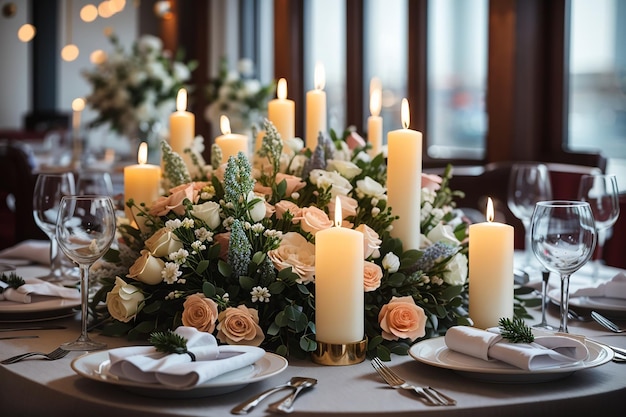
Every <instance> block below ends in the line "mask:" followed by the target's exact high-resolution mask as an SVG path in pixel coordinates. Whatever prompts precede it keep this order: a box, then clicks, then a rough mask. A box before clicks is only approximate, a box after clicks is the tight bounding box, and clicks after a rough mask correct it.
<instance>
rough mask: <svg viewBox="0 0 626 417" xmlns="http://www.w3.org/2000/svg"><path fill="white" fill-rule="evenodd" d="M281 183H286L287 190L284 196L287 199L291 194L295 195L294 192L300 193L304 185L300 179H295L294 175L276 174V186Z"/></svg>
mask: <svg viewBox="0 0 626 417" xmlns="http://www.w3.org/2000/svg"><path fill="white" fill-rule="evenodd" d="M283 181H285V182H286V183H287V190H286V191H285V195H286V196H287V197H290V196H291V194H293V193H295V192H296V191H300V190H301V189H302V188H304V186H305V185H306V183H305V182H304V181H302V178H300V177H296V176H295V175H289V174H283V173H282V172H279V173H277V174H276V184H280V183H281V182H283Z"/></svg>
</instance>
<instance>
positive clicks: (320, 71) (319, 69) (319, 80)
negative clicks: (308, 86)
mask: <svg viewBox="0 0 626 417" xmlns="http://www.w3.org/2000/svg"><path fill="white" fill-rule="evenodd" d="M313 81H314V83H315V89H316V90H323V89H324V86H325V85H326V73H325V72H324V65H323V64H322V63H321V62H318V63H317V64H315V73H314V76H313Z"/></svg>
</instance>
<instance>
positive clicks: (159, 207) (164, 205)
mask: <svg viewBox="0 0 626 417" xmlns="http://www.w3.org/2000/svg"><path fill="white" fill-rule="evenodd" d="M186 198H188V199H189V201H193V186H188V187H187V188H185V189H181V190H178V191H176V192H175V193H173V194H170V195H169V196H167V197H159V198H158V199H157V201H155V202H154V203H153V204H152V206H151V207H150V211H149V213H150V215H152V216H165V215H166V214H167V213H169V212H170V211H173V212H174V213H176V214H178V215H179V216H182V215H183V214H185V206H184V205H183V201H185V199H186Z"/></svg>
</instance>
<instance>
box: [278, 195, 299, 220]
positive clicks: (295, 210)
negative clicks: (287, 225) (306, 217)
mask: <svg viewBox="0 0 626 417" xmlns="http://www.w3.org/2000/svg"><path fill="white" fill-rule="evenodd" d="M274 208H275V209H276V217H277V218H279V219H282V218H283V217H284V216H285V213H286V212H290V213H291V215H292V216H293V217H294V219H293V222H294V223H298V222H299V221H300V220H297V219H299V218H300V216H301V215H302V213H301V212H302V209H301V208H300V207H298V205H297V204H296V203H293V202H291V201H288V200H282V201H279V202H278V203H276V204H275V205H274Z"/></svg>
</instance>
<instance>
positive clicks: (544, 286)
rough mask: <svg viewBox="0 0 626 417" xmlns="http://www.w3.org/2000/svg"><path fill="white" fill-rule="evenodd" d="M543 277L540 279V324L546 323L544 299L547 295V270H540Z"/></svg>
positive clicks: (548, 273)
mask: <svg viewBox="0 0 626 417" xmlns="http://www.w3.org/2000/svg"><path fill="white" fill-rule="evenodd" d="M541 274H542V277H543V279H542V280H541V325H544V326H545V325H546V324H548V322H547V321H546V299H547V296H548V281H549V280H550V272H549V271H541Z"/></svg>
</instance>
